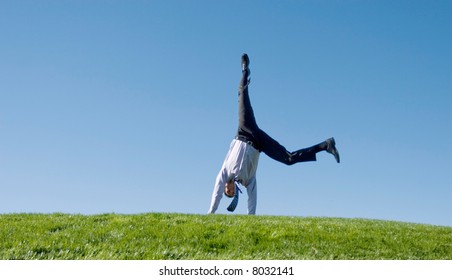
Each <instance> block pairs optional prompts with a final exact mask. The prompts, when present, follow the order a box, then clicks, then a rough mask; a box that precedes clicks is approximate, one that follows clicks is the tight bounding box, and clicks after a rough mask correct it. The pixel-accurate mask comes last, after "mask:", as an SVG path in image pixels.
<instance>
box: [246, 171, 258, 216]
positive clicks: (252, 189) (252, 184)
mask: <svg viewBox="0 0 452 280" xmlns="http://www.w3.org/2000/svg"><path fill="white" fill-rule="evenodd" d="M246 191H247V193H248V215H255V214H256V205H257V182H256V176H254V177H253V178H252V179H251V180H250V181H249V183H248V186H246Z"/></svg>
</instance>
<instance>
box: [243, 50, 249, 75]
mask: <svg viewBox="0 0 452 280" xmlns="http://www.w3.org/2000/svg"><path fill="white" fill-rule="evenodd" d="M249 66H250V59H249V57H248V55H247V54H246V53H244V54H242V71H249V70H250V69H249Z"/></svg>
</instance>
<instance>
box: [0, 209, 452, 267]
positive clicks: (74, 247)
mask: <svg viewBox="0 0 452 280" xmlns="http://www.w3.org/2000/svg"><path fill="white" fill-rule="evenodd" d="M0 259H71V260H74V259H108V260H111V259H164V260H174V259H176V260H178V259H252V260H261V259H292V260H302V259H346V260H351V259H449V260H450V259H452V227H439V226H430V225H421V224H410V223H400V222H390V221H378V220H364V219H340V218H302V217H279V216H241V215H186V214H159V213H150V214H140V215H118V214H105V215H92V216H84V215H68V214H48V215H45V214H7V215H0Z"/></svg>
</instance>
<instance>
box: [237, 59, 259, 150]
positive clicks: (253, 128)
mask: <svg viewBox="0 0 452 280" xmlns="http://www.w3.org/2000/svg"><path fill="white" fill-rule="evenodd" d="M248 65H249V58H248V55H246V54H243V55H242V79H241V80H240V84H239V110H238V111H239V127H238V132H237V134H238V135H241V136H245V137H246V138H248V139H249V140H250V141H253V142H254V143H256V138H257V135H256V134H257V132H258V131H259V127H258V126H257V123H256V119H255V117H254V112H253V108H252V107H251V101H250V96H249V94H248V85H249V82H250V81H249V74H250V70H249V68H248Z"/></svg>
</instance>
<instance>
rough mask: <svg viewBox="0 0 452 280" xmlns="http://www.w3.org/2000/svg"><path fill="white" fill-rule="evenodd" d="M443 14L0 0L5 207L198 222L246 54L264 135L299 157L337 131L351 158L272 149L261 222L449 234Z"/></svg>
mask: <svg viewBox="0 0 452 280" xmlns="http://www.w3.org/2000/svg"><path fill="white" fill-rule="evenodd" d="M451 13H452V3H451V2H450V1H289V0H286V1H171V0H170V1H1V2H0V38H1V44H0V213H15V212H42V213H51V212H64V213H81V214H99V213H110V212H115V213H144V212H179V213H197V214H204V213H206V212H207V210H208V207H209V204H210V198H211V194H212V189H213V184H214V180H215V177H216V175H217V173H218V171H219V169H220V167H221V164H222V162H223V160H224V157H225V155H226V152H227V150H228V147H229V143H230V141H231V139H232V138H233V137H234V135H235V132H236V129H237V85H238V82H239V79H240V74H241V73H240V56H241V54H242V53H243V52H247V53H248V54H249V56H250V59H251V71H252V83H251V85H250V94H251V101H252V104H253V108H254V111H255V114H256V118H257V121H258V124H259V126H260V127H261V128H262V129H264V130H265V131H266V132H267V133H268V134H270V135H272V136H273V137H274V138H275V139H277V140H278V141H279V142H280V143H281V144H283V145H285V146H286V148H287V149H289V150H295V149H299V148H303V147H307V146H310V145H313V144H316V143H318V142H321V141H323V140H324V139H326V138H329V137H331V136H334V137H335V139H336V142H337V147H338V149H339V151H340V153H341V160H342V162H341V164H337V163H335V161H334V159H333V157H332V156H331V155H329V154H326V153H322V154H319V156H318V161H317V162H314V163H304V164H298V165H294V166H290V167H288V166H285V165H282V164H280V163H277V162H274V161H272V160H271V159H270V158H268V157H267V156H266V155H264V154H262V155H261V158H260V162H259V169H258V173H257V181H258V207H257V213H258V214H260V215H288V216H330V217H347V218H354V217H358V218H369V219H386V220H397V221H407V222H416V223H428V224H435V225H448V226H452V203H451V198H452V179H451V177H452V176H451V174H450V172H451V163H452V149H451V143H450V142H451V139H452V125H451V123H452V112H451V108H452V106H451V105H452V94H451V93H452V67H451V66H452V30H451V28H450V26H452V18H451V17H450V15H451ZM245 197H246V195H245V196H243V197H242V199H241V201H240V203H239V206H238V208H237V210H236V212H235V213H236V214H245V213H246V210H245V209H246V203H245V200H246V199H245ZM228 203H229V201H228V200H227V199H223V201H222V203H221V204H220V209H219V211H218V212H219V213H227V211H226V207H227V205H228Z"/></svg>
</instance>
